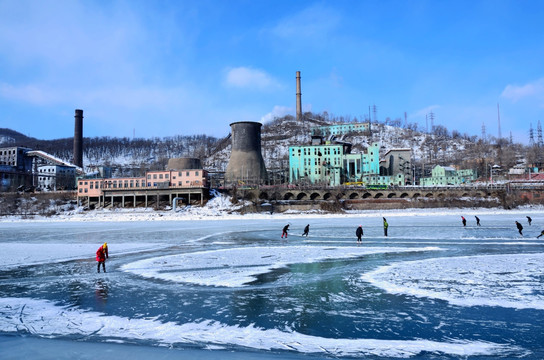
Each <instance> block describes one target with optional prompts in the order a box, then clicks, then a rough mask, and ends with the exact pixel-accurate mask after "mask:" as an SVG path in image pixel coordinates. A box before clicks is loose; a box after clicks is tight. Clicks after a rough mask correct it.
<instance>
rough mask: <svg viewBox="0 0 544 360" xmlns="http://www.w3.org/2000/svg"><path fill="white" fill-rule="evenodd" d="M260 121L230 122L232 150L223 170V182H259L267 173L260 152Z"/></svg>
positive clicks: (263, 179)
mask: <svg viewBox="0 0 544 360" xmlns="http://www.w3.org/2000/svg"><path fill="white" fill-rule="evenodd" d="M261 126H262V124H261V123H258V122H251V121H241V122H235V123H232V124H230V127H231V134H232V140H231V141H232V150H231V153H230V159H229V164H228V165H227V170H226V171H225V184H226V185H234V184H236V183H240V184H241V183H245V184H260V183H263V182H266V180H267V174H266V167H265V165H264V160H263V155H262V153H261Z"/></svg>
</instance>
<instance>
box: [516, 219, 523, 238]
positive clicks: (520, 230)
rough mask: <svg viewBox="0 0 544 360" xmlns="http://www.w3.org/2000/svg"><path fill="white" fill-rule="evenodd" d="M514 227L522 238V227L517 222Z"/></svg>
mask: <svg viewBox="0 0 544 360" xmlns="http://www.w3.org/2000/svg"><path fill="white" fill-rule="evenodd" d="M516 226H517V228H518V231H519V234H520V235H521V236H523V233H522V231H523V225H521V224H520V223H519V222H517V221H516Z"/></svg>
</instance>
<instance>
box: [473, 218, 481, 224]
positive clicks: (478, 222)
mask: <svg viewBox="0 0 544 360" xmlns="http://www.w3.org/2000/svg"><path fill="white" fill-rule="evenodd" d="M474 217H475V218H476V225H478V226H481V225H480V218H479V217H477V216H474Z"/></svg>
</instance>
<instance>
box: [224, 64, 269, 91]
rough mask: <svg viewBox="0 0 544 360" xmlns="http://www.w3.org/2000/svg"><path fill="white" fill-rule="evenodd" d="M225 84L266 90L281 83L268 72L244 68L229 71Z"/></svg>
mask: <svg viewBox="0 0 544 360" xmlns="http://www.w3.org/2000/svg"><path fill="white" fill-rule="evenodd" d="M225 82H226V84H227V86H231V87H237V88H247V89H261V90H265V89H270V88H277V87H278V86H279V83H278V82H277V81H276V80H275V79H274V78H272V77H271V76H270V75H269V74H267V73H266V72H264V71H262V70H258V69H252V68H249V67H244V66H240V67H237V68H233V69H229V70H228V71H227V74H226V79H225Z"/></svg>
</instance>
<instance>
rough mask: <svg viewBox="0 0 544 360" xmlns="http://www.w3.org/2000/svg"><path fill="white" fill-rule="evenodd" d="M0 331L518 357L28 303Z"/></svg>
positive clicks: (491, 347)
mask: <svg viewBox="0 0 544 360" xmlns="http://www.w3.org/2000/svg"><path fill="white" fill-rule="evenodd" d="M0 329H1V330H2V331H6V332H16V331H26V332H28V333H30V334H33V335H38V336H44V337H48V336H51V335H55V336H57V337H59V336H61V337H68V336H78V337H84V338H91V337H97V338H105V339H110V340H113V339H118V340H120V341H123V340H141V339H146V340H151V341H154V342H156V343H158V344H162V345H174V344H215V345H228V346H240V347H244V348H251V349H258V350H273V349H275V350H289V351H297V352H301V353H311V354H324V355H328V356H370V355H374V356H386V357H400V358H407V357H411V356H415V355H417V354H419V353H422V352H431V353H440V354H448V355H454V356H473V355H488V356H498V355H505V354H513V353H518V354H519V353H521V352H522V350H521V349H519V348H517V347H515V346H508V345H502V344H494V343H489V342H482V341H451V342H437V341H429V340H377V339H331V338H324V337H316V336H309V335H304V334H301V333H297V332H288V331H280V330H276V329H260V328H257V327H255V326H248V327H239V326H227V325H225V324H221V323H218V322H215V321H206V320H203V321H200V322H194V323H187V324H176V323H174V322H166V323H165V322H160V321H158V320H155V319H136V318H132V319H130V318H125V317H120V316H104V315H103V314H101V313H98V312H94V311H84V310H81V309H78V308H73V307H65V306H59V305H56V304H55V303H53V302H50V301H47V300H37V299H29V298H14V297H9V298H2V299H0Z"/></svg>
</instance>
